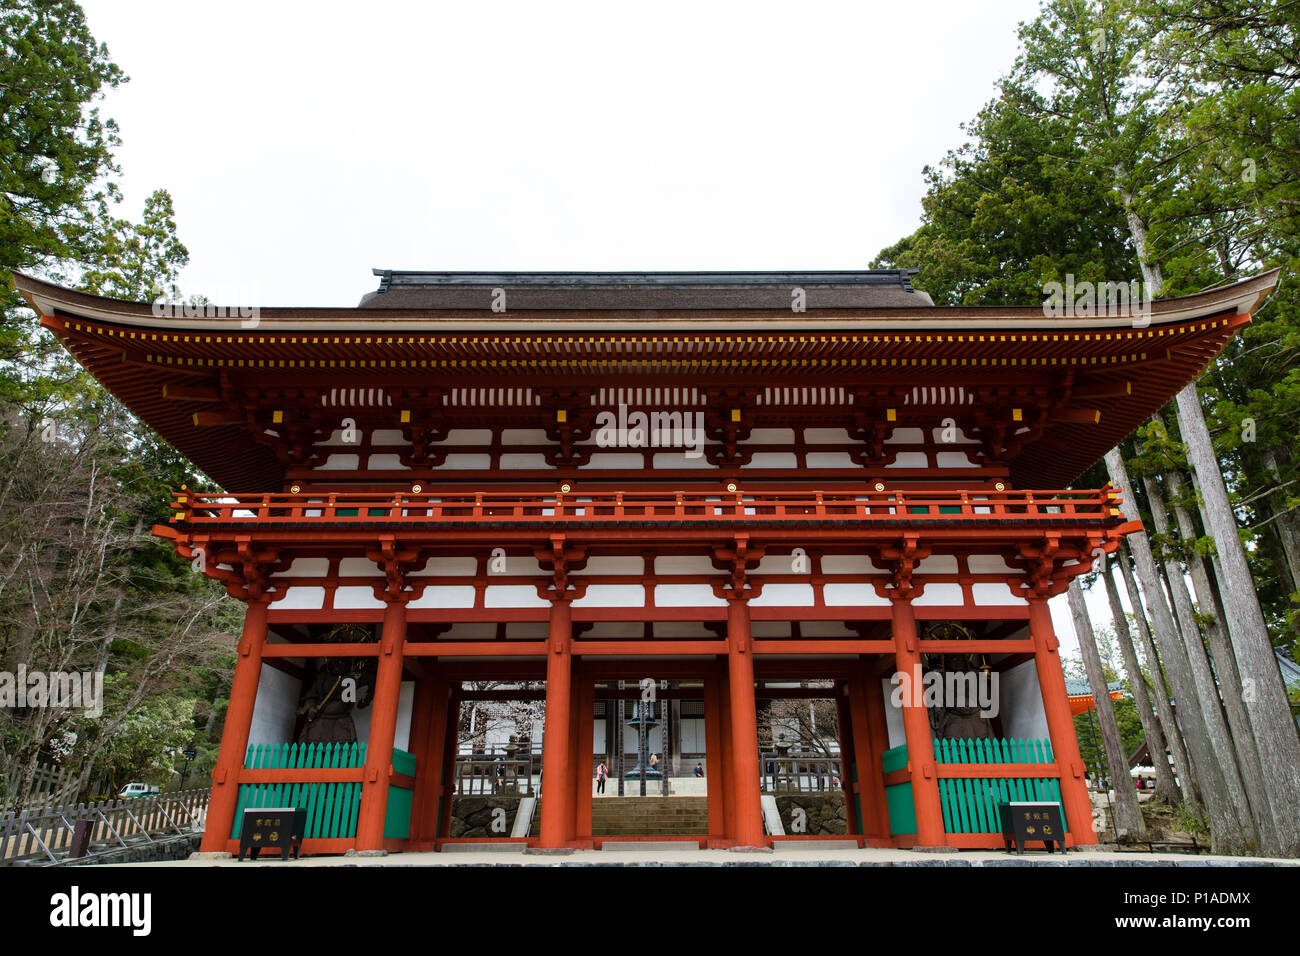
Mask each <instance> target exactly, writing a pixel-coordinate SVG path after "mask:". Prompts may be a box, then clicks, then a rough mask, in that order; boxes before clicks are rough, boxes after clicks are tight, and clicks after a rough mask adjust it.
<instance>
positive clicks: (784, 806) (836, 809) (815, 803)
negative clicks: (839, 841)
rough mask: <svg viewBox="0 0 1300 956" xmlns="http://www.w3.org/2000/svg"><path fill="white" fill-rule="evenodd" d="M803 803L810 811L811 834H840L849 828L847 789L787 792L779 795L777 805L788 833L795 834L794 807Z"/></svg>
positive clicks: (807, 819)
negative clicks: (845, 794) (846, 803)
mask: <svg viewBox="0 0 1300 956" xmlns="http://www.w3.org/2000/svg"><path fill="white" fill-rule="evenodd" d="M795 807H800V808H802V809H803V812H804V813H805V814H806V817H805V829H804V830H803V831H802V832H803V833H804V834H807V835H808V836H840V835H843V834H846V833H848V832H849V828H848V817H847V811H846V808H845V804H844V791H842V790H828V791H827V792H825V793H783V794H778V795H777V798H776V808H777V810H778V811H779V812H780V814H781V823H782V824H784V826H785V832H786V833H787V834H791V835H795V834H797V833H798V832H799V831H796V830H795V828H794V816H795V814H794V810H795Z"/></svg>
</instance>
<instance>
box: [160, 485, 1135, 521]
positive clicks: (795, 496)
mask: <svg viewBox="0 0 1300 956" xmlns="http://www.w3.org/2000/svg"><path fill="white" fill-rule="evenodd" d="M172 508H173V514H172V521H174V522H181V523H184V524H189V525H210V524H231V523H233V524H249V525H254V524H256V525H277V524H299V523H301V522H303V521H311V522H313V523H320V522H326V523H333V522H337V523H340V524H343V525H348V524H369V523H374V522H377V521H379V522H401V523H411V524H422V525H434V526H437V525H448V526H455V527H463V526H465V525H467V524H477V523H489V524H492V525H493V526H499V525H500V524H501V523H502V522H503V521H504V522H530V523H537V522H545V523H547V524H566V523H567V524H577V525H601V524H607V523H608V524H617V523H620V522H624V521H629V520H635V521H638V522H651V523H655V522H665V523H669V522H692V521H710V522H716V521H717V520H718V519H724V520H725V519H730V520H733V521H741V522H747V521H751V520H753V519H760V520H763V521H766V522H778V523H783V522H790V523H799V524H805V523H808V522H812V523H819V522H835V523H842V522H845V521H851V522H855V523H861V524H867V525H870V524H881V525H888V524H897V523H899V522H900V521H904V522H907V521H915V520H916V519H918V518H923V519H924V518H932V519H944V520H945V521H954V520H955V521H958V522H962V521H968V522H972V523H979V522H990V521H998V520H1000V519H1006V518H1009V517H1015V518H1019V519H1036V520H1037V521H1040V522H1042V521H1047V522H1052V523H1070V522H1073V521H1079V520H1089V521H1096V520H1098V519H1104V518H1116V519H1117V518H1118V517H1119V496H1118V494H1117V493H1116V492H1115V491H1113V490H1112V489H1111V488H1109V487H1106V488H1101V489H1098V490H1091V491H1073V490H1064V491H927V490H907V491H904V490H899V491H880V492H877V491H865V490H864V491H862V492H824V491H806V492H794V493H781V494H751V493H744V492H735V493H728V494H704V493H698V492H689V493H688V492H681V491H678V492H662V491H659V492H630V491H617V492H600V491H597V492H590V493H581V494H580V493H576V492H575V493H573V494H563V493H555V494H517V493H506V492H475V493H472V494H471V493H465V492H460V493H456V492H447V493H439V494H430V493H427V492H426V493H414V492H399V493H396V494H382V493H373V492H370V493H363V492H339V493H320V492H312V491H304V492H302V493H300V494H289V493H276V494H260V495H228V494H221V493H205V492H193V491H181V492H177V493H175V494H174V495H173V497H172Z"/></svg>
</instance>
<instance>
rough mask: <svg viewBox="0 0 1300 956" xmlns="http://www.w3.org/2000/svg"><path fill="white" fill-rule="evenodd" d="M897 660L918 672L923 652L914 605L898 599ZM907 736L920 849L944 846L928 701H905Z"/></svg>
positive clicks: (895, 617) (901, 667) (907, 669)
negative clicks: (926, 704)
mask: <svg viewBox="0 0 1300 956" xmlns="http://www.w3.org/2000/svg"><path fill="white" fill-rule="evenodd" d="M892 619H893V624H894V647H895V650H894V658H895V662H896V664H897V667H898V670H899V671H900V672H901V673H904V674H912V673H916V672H918V670H919V668H920V666H921V651H920V648H919V643H920V642H919V641H918V640H917V636H916V617H915V616H914V615H913V614H912V603H911V602H910V601H908V600H896V601H894V606H893V615H892ZM902 711H903V734H904V736H905V738H906V739H907V762H908V765H909V766H910V768H911V771H912V801H913V803H914V804H915V807H916V841H917V846H943V845H945V841H944V838H945V834H944V830H943V808H942V805H941V804H940V802H939V777H938V775H937V774H936V772H935V767H937V766H938V764H937V762H936V761H935V759H934V738H933V736H932V735H933V731H932V730H931V729H930V716H929V713H928V712H927V710H926V707H925V703H924V701H922V702H921V704H920V706H911V702H910V701H909V700H908V699H907V698H906V697H904V700H903V707H902Z"/></svg>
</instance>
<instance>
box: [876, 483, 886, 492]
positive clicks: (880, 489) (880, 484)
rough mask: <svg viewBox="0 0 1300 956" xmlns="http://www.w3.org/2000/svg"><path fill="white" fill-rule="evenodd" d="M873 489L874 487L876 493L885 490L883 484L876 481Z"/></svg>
mask: <svg viewBox="0 0 1300 956" xmlns="http://www.w3.org/2000/svg"><path fill="white" fill-rule="evenodd" d="M874 487H875V489H876V490H877V491H884V490H885V483H884V482H883V481H878V482H876V484H875V486H874Z"/></svg>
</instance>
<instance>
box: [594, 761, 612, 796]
mask: <svg viewBox="0 0 1300 956" xmlns="http://www.w3.org/2000/svg"><path fill="white" fill-rule="evenodd" d="M608 779H609V768H608V767H606V766H605V761H603V760H602V761H601V762H600V766H598V767H597V768H596V792H597V793H599V794H604V792H605V781H606V780H608Z"/></svg>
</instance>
